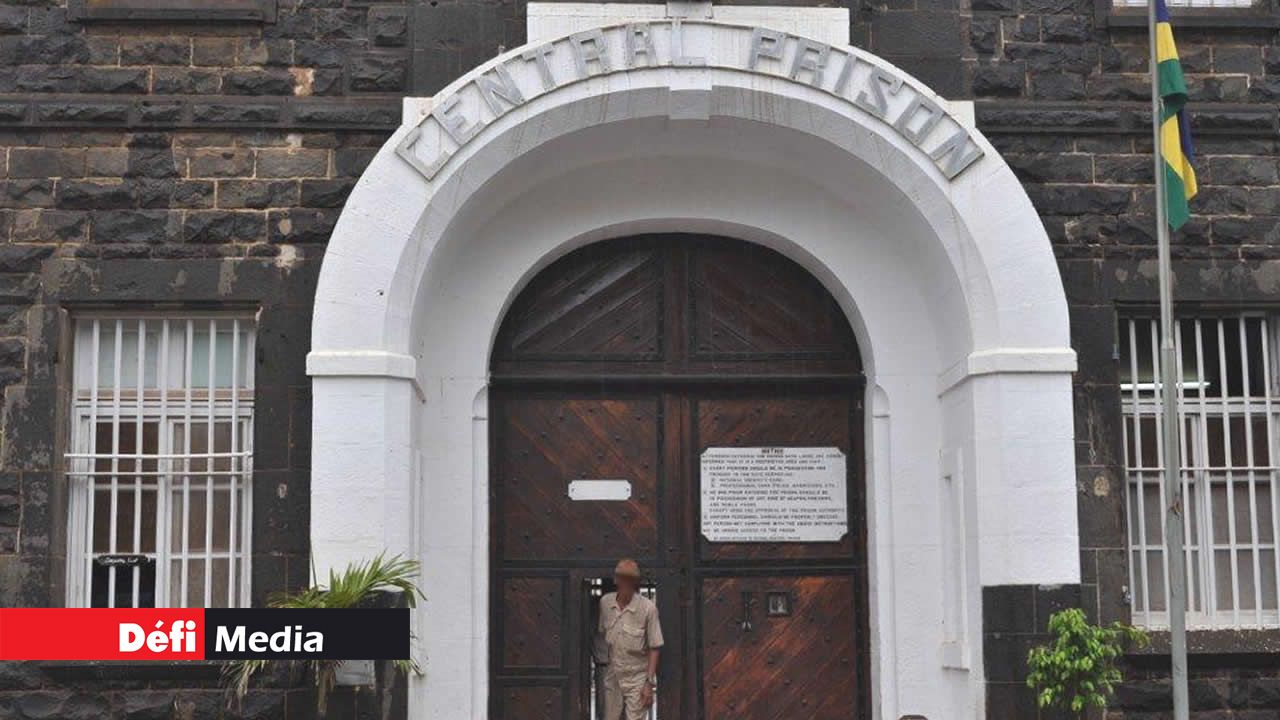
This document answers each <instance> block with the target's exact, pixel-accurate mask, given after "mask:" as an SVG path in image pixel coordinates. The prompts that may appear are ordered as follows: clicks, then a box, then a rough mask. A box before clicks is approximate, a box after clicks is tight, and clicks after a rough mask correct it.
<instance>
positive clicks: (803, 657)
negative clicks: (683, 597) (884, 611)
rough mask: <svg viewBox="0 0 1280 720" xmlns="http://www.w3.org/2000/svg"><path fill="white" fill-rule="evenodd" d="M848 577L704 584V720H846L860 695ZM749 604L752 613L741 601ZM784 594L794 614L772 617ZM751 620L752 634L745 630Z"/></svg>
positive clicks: (710, 581)
mask: <svg viewBox="0 0 1280 720" xmlns="http://www.w3.org/2000/svg"><path fill="white" fill-rule="evenodd" d="M854 589H855V588H854V582H853V581H852V579H851V578H849V577H840V576H806V577H785V576H773V577H730V578H710V579H707V580H704V581H703V583H702V632H701V635H702V657H703V670H702V680H703V695H704V711H705V717H706V719H707V720H779V719H781V718H805V719H806V720H836V719H837V718H839V719H840V720H847V718H850V717H855V716H856V713H855V709H856V708H858V707H859V706H860V705H861V706H863V707H866V704H865V702H862V701H860V699H859V697H858V682H857V679H858V672H859V667H858V662H859V657H858V656H859V648H860V646H861V645H862V643H860V642H859V640H858V638H857V635H856V634H857V632H858V624H857V621H856V619H855V618H856V617H857V604H856V602H855V597H854V595H855V593H854ZM744 593H745V594H746V601H747V602H748V603H751V604H750V606H749V607H747V606H746V603H744ZM769 593H785V594H786V595H787V596H788V597H789V598H790V602H791V614H790V615H789V616H785V617H772V616H770V615H769V614H768V607H767V597H768V594H769ZM744 619H749V620H750V623H751V626H750V628H751V629H750V630H745V629H744V628H743V624H742V623H743V620H744Z"/></svg>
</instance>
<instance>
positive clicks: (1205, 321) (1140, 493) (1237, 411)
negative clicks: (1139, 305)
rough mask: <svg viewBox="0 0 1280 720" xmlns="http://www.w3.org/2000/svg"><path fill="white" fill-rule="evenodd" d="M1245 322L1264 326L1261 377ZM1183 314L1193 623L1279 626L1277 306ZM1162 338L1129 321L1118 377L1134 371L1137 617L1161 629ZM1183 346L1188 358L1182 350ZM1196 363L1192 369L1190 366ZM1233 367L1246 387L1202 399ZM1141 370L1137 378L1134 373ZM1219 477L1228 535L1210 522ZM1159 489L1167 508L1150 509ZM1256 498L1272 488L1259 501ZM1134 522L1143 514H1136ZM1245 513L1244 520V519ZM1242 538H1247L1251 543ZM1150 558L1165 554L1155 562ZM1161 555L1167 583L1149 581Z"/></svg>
mask: <svg viewBox="0 0 1280 720" xmlns="http://www.w3.org/2000/svg"><path fill="white" fill-rule="evenodd" d="M1223 321H1226V322H1233V323H1234V324H1235V325H1236V328H1235V336H1234V337H1233V336H1231V333H1230V332H1228V331H1227V330H1226V329H1225V325H1224V322H1223ZM1247 322H1249V323H1258V327H1259V328H1260V329H1259V338H1258V344H1259V346H1260V354H1261V358H1255V359H1258V360H1259V361H1260V364H1261V367H1260V371H1261V373H1262V377H1261V378H1260V380H1261V382H1260V383H1259V382H1258V381H1259V378H1257V377H1254V378H1250V367H1249V366H1250V363H1249V362H1248V359H1249V342H1248V340H1247V338H1246V333H1247V332H1248V331H1247V330H1246V323H1247ZM1178 323H1179V326H1180V331H1179V332H1178V333H1175V338H1176V344H1177V357H1178V363H1179V367H1178V368H1177V376H1178V377H1180V378H1181V379H1182V380H1181V382H1180V383H1179V384H1178V387H1177V389H1176V390H1177V396H1178V397H1177V401H1178V418H1179V424H1180V427H1182V428H1183V436H1182V437H1183V442H1181V443H1180V445H1179V450H1180V460H1179V465H1180V468H1181V472H1180V475H1181V482H1182V490H1183V496H1184V503H1185V504H1186V507H1187V508H1188V512H1186V513H1185V514H1184V524H1185V526H1184V529H1183V530H1184V534H1185V537H1186V546H1185V553H1184V562H1185V564H1186V565H1185V566H1186V570H1187V577H1188V593H1187V607H1188V612H1187V626H1188V627H1191V628H1197V629H1267V628H1277V627H1280V608H1278V607H1277V605H1280V547H1277V545H1278V543H1277V541H1278V540H1280V492H1278V491H1280V460H1277V454H1276V453H1277V451H1280V396H1277V392H1278V391H1280V381H1278V378H1280V374H1278V373H1277V370H1278V367H1277V363H1278V362H1280V315H1277V314H1274V313H1264V312H1253V311H1243V312H1242V311H1233V312H1217V313H1199V314H1195V315H1190V316H1183V317H1180V318H1179V320H1178ZM1184 330H1185V331H1186V332H1188V333H1189V334H1190V335H1191V336H1192V338H1193V340H1194V344H1195V347H1193V348H1184V347H1183V345H1184V340H1183V331H1184ZM1139 333H1149V335H1150V337H1149V338H1145V339H1143V340H1141V341H1139ZM1208 333H1213V336H1212V337H1209V336H1208V335H1207V334H1208ZM1158 335H1159V322H1158V320H1154V319H1151V318H1147V317H1141V316H1135V317H1126V318H1122V319H1121V322H1120V335H1119V342H1120V343H1121V345H1122V346H1124V347H1126V348H1128V353H1127V355H1128V363H1129V366H1128V367H1127V368H1121V371H1122V375H1123V374H1124V373H1126V372H1127V374H1128V377H1129V378H1130V379H1131V381H1130V382H1127V383H1125V382H1122V383H1121V398H1122V399H1121V404H1122V407H1123V414H1124V420H1123V422H1124V427H1123V431H1122V432H1123V437H1124V453H1125V462H1126V466H1127V467H1126V476H1127V477H1126V482H1125V503H1126V514H1125V521H1126V527H1127V541H1128V553H1129V554H1128V558H1129V587H1130V588H1131V599H1132V611H1133V622H1134V624H1135V625H1139V626H1142V627H1148V628H1154V629H1164V628H1167V627H1168V626H1169V618H1168V612H1167V610H1164V609H1162V608H1167V607H1168V593H1169V589H1168V558H1167V557H1166V555H1165V553H1164V548H1163V535H1164V523H1165V513H1164V505H1165V492H1164V488H1163V483H1162V478H1163V465H1162V462H1161V458H1162V457H1163V431H1162V426H1163V418H1162V412H1161V408H1162V403H1163V398H1162V394H1163V393H1162V388H1161V387H1160V383H1159V381H1158V380H1156V378H1159V377H1160V354H1159V337H1158ZM1206 338H1208V343H1206ZM1229 344H1237V345H1236V348H1235V349H1234V350H1233V351H1232V352H1233V354H1234V353H1238V354H1239V364H1238V366H1237V367H1229V366H1228V352H1227V346H1228V345H1229ZM1213 346H1216V349H1217V355H1218V356H1217V357H1216V358H1214V357H1206V354H1205V351H1206V348H1210V349H1212V347H1213ZM1139 350H1141V351H1142V352H1143V353H1144V354H1145V353H1150V358H1149V359H1148V358H1143V359H1142V362H1144V363H1146V362H1149V363H1150V369H1151V375H1150V377H1151V379H1150V380H1147V379H1146V378H1147V375H1148V374H1147V371H1146V368H1142V369H1140V366H1139V357H1138V355H1139V352H1138V351H1139ZM1184 351H1185V352H1189V353H1190V355H1184ZM1125 354H1126V353H1119V356H1120V357H1122V358H1123V357H1124V356H1125ZM1188 360H1191V361H1192V362H1188ZM1206 363H1208V364H1210V365H1212V364H1214V363H1216V364H1217V370H1218V377H1206V373H1205V369H1206ZM1188 364H1190V365H1193V367H1192V368H1188V367H1187V365H1188ZM1231 372H1235V373H1237V376H1236V380H1238V381H1239V383H1240V385H1241V387H1242V389H1243V392H1242V394H1241V395H1240V396H1238V397H1235V396H1231V395H1230V394H1229V393H1223V396H1214V397H1210V398H1206V397H1205V395H1206V393H1203V392H1201V391H1200V390H1201V389H1202V388H1207V387H1208V386H1210V385H1212V384H1215V383H1217V384H1220V386H1222V387H1227V388H1229V387H1230V385H1231V384H1232V382H1231V380H1230V378H1231V376H1230V375H1229V373H1231ZM1189 373H1190V374H1189ZM1134 378H1136V379H1138V382H1133V381H1132V379H1134ZM1258 384H1260V385H1261V386H1262V393H1261V395H1257V394H1254V393H1253V392H1251V390H1250V388H1252V387H1254V386H1256V385H1258ZM1235 419H1238V420H1239V421H1240V423H1241V424H1242V427H1243V431H1244V434H1245V436H1244V437H1243V438H1236V440H1240V439H1243V440H1244V455H1245V456H1246V460H1245V462H1244V464H1240V463H1238V462H1236V461H1235V460H1234V459H1233V455H1235V454H1236V451H1235V450H1233V439H1232V432H1233V427H1232V425H1233V423H1232V422H1231V420H1235ZM1144 421H1145V422H1144ZM1215 421H1218V422H1216V424H1217V425H1220V429H1215V430H1210V429H1209V428H1211V426H1212V425H1214V424H1215ZM1256 421H1261V425H1262V428H1261V431H1262V432H1265V433H1266V437H1265V438H1257V437H1256V431H1255V422H1256ZM1211 433H1217V434H1219V436H1218V437H1215V438H1213V440H1214V441H1215V442H1216V441H1218V440H1221V441H1222V443H1223V447H1222V450H1221V453H1222V457H1223V459H1222V464H1221V465H1214V464H1213V463H1212V460H1211V458H1212V456H1213V452H1212V451H1211V449H1210V434H1211ZM1259 443H1262V444H1264V445H1265V448H1266V455H1267V458H1266V459H1267V461H1268V462H1266V463H1265V464H1264V463H1260V462H1257V458H1256V457H1255V455H1256V454H1260V451H1259V448H1260V445H1259ZM1189 445H1190V447H1188V446H1189ZM1153 448H1154V457H1155V458H1156V459H1155V460H1154V461H1153V463H1149V462H1147V461H1144V459H1143V458H1144V457H1146V458H1150V457H1152V450H1153ZM1223 485H1225V492H1224V493H1223V497H1224V498H1225V501H1226V508H1225V515H1224V516H1223V517H1225V519H1226V525H1227V528H1226V529H1227V532H1226V539H1225V540H1219V539H1218V536H1217V535H1215V529H1216V530H1218V531H1221V529H1222V528H1220V527H1219V528H1215V525H1214V524H1215V522H1219V521H1220V520H1221V518H1220V517H1219V516H1218V515H1217V514H1216V513H1215V512H1214V511H1215V507H1214V505H1215V501H1214V497H1215V496H1216V493H1215V492H1214V490H1215V489H1216V488H1219V487H1221V486H1223ZM1241 486H1243V490H1244V495H1245V498H1244V499H1245V500H1246V501H1247V503H1246V505H1245V506H1244V507H1242V508H1240V507H1237V504H1238V502H1237V499H1236V491H1237V489H1239V488H1241ZM1144 490H1145V492H1144ZM1153 491H1154V494H1155V496H1156V498H1158V503H1159V507H1157V508H1154V509H1152V508H1147V507H1146V506H1147V505H1148V504H1150V502H1151V500H1150V499H1148V496H1149V495H1151V494H1152V493H1153ZM1260 495H1265V498H1263V500H1262V502H1261V503H1260V502H1259V496H1260ZM1268 503H1269V507H1268ZM1219 504H1220V503H1219ZM1261 511H1265V512H1261ZM1242 513H1243V515H1242ZM1153 514H1154V515H1156V516H1158V526H1157V525H1156V523H1155V522H1152V521H1151V517H1152V515H1153ZM1137 519H1145V520H1144V521H1138V522H1135V520H1137ZM1240 520H1243V521H1244V522H1245V525H1244V526H1243V527H1242V526H1240V524H1239V523H1240ZM1157 529H1158V533H1157ZM1157 534H1158V536H1156V535H1157ZM1242 535H1244V536H1245V539H1243V540H1242V539H1241V536H1242ZM1206 540H1208V542H1209V543H1210V544H1211V545H1212V550H1213V551H1212V552H1204V551H1203V547H1202V546H1203V544H1204V543H1205V542H1206ZM1223 553H1225V554H1226V557H1227V558H1228V563H1229V567H1228V568H1226V569H1225V570H1224V569H1223V568H1220V567H1218V565H1219V558H1218V556H1219V555H1221V554H1223ZM1152 556H1155V557H1156V558H1158V559H1157V560H1154V561H1153V560H1152ZM1241 558H1243V562H1244V563H1245V564H1246V565H1250V566H1251V567H1249V568H1248V570H1249V575H1250V577H1251V578H1252V583H1251V584H1252V597H1250V598H1242V595H1241V593H1242V590H1241V587H1242V582H1241V577H1240V576H1241V575H1242V574H1243V573H1242V571H1241V567H1242V566H1241V564H1240V562H1241V560H1240V559H1241ZM1153 562H1154V563H1155V566H1157V567H1156V569H1157V570H1158V571H1159V572H1160V574H1161V576H1162V577H1163V583H1162V585H1163V587H1160V588H1153V587H1151V581H1150V578H1151V572H1152V569H1151V568H1152V567H1153V565H1152V563H1153ZM1264 565H1266V566H1269V567H1264ZM1223 572H1229V573H1230V576H1231V577H1230V592H1229V596H1230V600H1229V602H1226V603H1223V602H1221V601H1220V600H1219V597H1218V595H1219V594H1220V592H1221V589H1220V588H1219V582H1225V581H1226V577H1225V576H1223V577H1222V578H1221V580H1220V579H1219V574H1220V573H1223ZM1267 574H1270V575H1271V577H1270V578H1269V579H1266V575H1267ZM1210 590H1212V591H1210ZM1157 593H1159V594H1162V596H1163V601H1162V602H1161V603H1160V605H1159V606H1158V607H1153V602H1152V599H1153V597H1154V598H1155V599H1156V600H1157V601H1158V602H1160V601H1161V597H1160V596H1158V595H1157ZM1264 593H1265V594H1264ZM1267 595H1270V597H1269V598H1268V597H1267ZM1242 599H1244V600H1247V601H1248V602H1247V605H1250V606H1251V607H1250V606H1246V604H1245V603H1242Z"/></svg>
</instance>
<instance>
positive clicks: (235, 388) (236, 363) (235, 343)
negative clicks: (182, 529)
mask: <svg viewBox="0 0 1280 720" xmlns="http://www.w3.org/2000/svg"><path fill="white" fill-rule="evenodd" d="M239 376H240V321H239V320H232V321H231V461H230V462H229V463H228V467H229V468H230V469H231V474H230V475H228V476H227V479H228V486H227V492H228V493H229V494H228V496H227V507H228V508H230V516H231V517H230V524H229V525H228V527H227V607H235V605H236V601H235V597H236V545H237V543H236V505H237V504H238V503H239V483H238V482H237V473H239V472H240V455H239V451H240V443H239V442H238V440H239V435H240V383H239V382H238V380H239Z"/></svg>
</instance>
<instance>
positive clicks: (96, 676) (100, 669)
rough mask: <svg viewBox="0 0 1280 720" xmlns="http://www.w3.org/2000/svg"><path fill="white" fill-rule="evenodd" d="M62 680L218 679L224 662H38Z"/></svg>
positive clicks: (45, 671) (42, 667) (47, 673)
mask: <svg viewBox="0 0 1280 720" xmlns="http://www.w3.org/2000/svg"><path fill="white" fill-rule="evenodd" d="M35 665H37V666H38V667H39V668H40V670H41V671H42V672H44V673H45V674H46V675H49V676H50V677H52V678H55V679H58V680H216V679H217V678H218V676H219V675H220V674H221V672H222V665H223V663H221V662H217V661H213V660H187V661H181V662H179V661H164V660H156V661H152V662H144V661H138V660H46V661H37V662H36V663H35Z"/></svg>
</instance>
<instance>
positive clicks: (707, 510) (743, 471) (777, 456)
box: [702, 447, 849, 543]
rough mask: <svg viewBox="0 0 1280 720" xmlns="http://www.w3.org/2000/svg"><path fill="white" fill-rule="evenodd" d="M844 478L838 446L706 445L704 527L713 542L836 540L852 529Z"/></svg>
mask: <svg viewBox="0 0 1280 720" xmlns="http://www.w3.org/2000/svg"><path fill="white" fill-rule="evenodd" d="M847 477H848V475H847V470H846V467H845V456H844V453H843V452H841V451H840V449H839V448H834V447H812V448H801V447H750V448H748V447H712V448H707V449H706V450H705V451H704V452H703V453H702V534H703V536H705V537H706V538H707V539H708V540H710V541H711V542H739V543H741V542H838V541H839V540H840V539H841V538H843V537H844V536H845V534H846V533H847V532H848V531H849V504H848V490H847Z"/></svg>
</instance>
